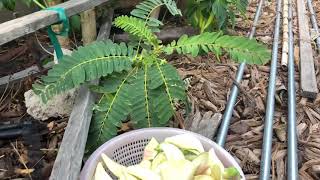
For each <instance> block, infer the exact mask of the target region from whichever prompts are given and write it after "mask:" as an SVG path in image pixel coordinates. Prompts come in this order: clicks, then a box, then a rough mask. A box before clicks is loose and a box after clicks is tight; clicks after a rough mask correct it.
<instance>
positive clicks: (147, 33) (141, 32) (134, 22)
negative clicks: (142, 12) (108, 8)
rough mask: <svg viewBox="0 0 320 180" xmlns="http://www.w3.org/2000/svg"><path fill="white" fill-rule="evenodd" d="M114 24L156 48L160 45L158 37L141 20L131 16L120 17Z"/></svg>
mask: <svg viewBox="0 0 320 180" xmlns="http://www.w3.org/2000/svg"><path fill="white" fill-rule="evenodd" d="M114 24H115V26H116V27H119V28H121V29H123V30H124V31H126V32H128V33H130V34H132V35H135V36H138V37H140V38H141V39H142V40H144V41H145V42H146V43H149V44H151V45H154V46H156V45H157V44H158V39H157V36H156V35H155V34H153V33H152V30H151V29H150V28H149V27H148V26H146V25H145V22H144V21H143V20H141V19H138V18H136V17H131V16H130V17H128V16H120V17H117V18H116V19H115V21H114Z"/></svg>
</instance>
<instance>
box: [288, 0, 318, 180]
mask: <svg viewBox="0 0 320 180" xmlns="http://www.w3.org/2000/svg"><path fill="white" fill-rule="evenodd" d="M292 20H293V18H292V0H289V26H288V30H289V42H288V43H289V45H288V47H289V56H288V149H287V151H288V155H287V161H288V164H287V176H288V178H287V179H288V180H298V179H299V176H298V155H297V153H298V152H297V151H298V150H297V139H298V138H297V128H296V87H295V78H294V77H295V76H294V74H295V69H294V39H293V29H292ZM318 47H319V46H318Z"/></svg>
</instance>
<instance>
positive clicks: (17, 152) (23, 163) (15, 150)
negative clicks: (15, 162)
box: [10, 142, 32, 180]
mask: <svg viewBox="0 0 320 180" xmlns="http://www.w3.org/2000/svg"><path fill="white" fill-rule="evenodd" d="M10 145H11V146H12V148H13V150H14V152H15V153H16V154H17V155H18V157H19V159H20V161H19V162H21V164H22V165H23V166H24V168H25V169H26V170H28V176H29V178H30V179H31V180H32V177H31V174H30V173H29V168H28V166H27V165H26V163H25V162H24V161H23V159H22V157H21V155H20V153H19V151H18V150H17V148H16V147H15V146H14V145H13V144H12V143H11V142H10Z"/></svg>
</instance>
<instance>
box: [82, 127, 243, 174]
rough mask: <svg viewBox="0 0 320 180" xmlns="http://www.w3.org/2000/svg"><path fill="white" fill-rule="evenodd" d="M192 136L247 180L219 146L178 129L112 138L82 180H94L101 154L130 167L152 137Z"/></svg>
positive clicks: (86, 168)
mask: <svg viewBox="0 0 320 180" xmlns="http://www.w3.org/2000/svg"><path fill="white" fill-rule="evenodd" d="M185 133H186V134H191V135H193V136H194V137H196V138H197V139H199V140H200V142H201V143H202V145H203V147H204V149H205V151H209V150H210V149H211V148H213V149H214V150H215V152H216V154H217V156H218V158H219V159H220V161H221V162H222V163H223V165H224V166H225V167H235V168H237V169H238V171H239V172H240V174H241V176H242V178H241V180H245V176H244V173H243V171H242V169H241V168H240V166H239V164H238V163H237V162H236V160H235V159H234V158H233V157H232V156H231V154H230V153H228V152H227V151H226V150H224V149H223V148H222V147H220V146H219V145H217V144H216V143H215V142H213V141H212V140H210V139H208V138H206V137H204V136H201V135H199V134H196V133H193V132H190V131H186V130H182V129H176V128H145V129H138V130H133V131H130V132H127V133H124V134H121V135H119V136H117V137H114V138H112V139H111V140H109V141H107V142H106V143H104V144H103V145H101V146H100V147H99V148H98V149H97V150H96V151H94V153H92V155H91V156H90V158H89V159H88V160H87V161H86V163H85V165H84V167H83V168H82V171H81V173H80V180H92V179H93V175H94V172H95V168H96V167H97V164H98V163H99V162H101V154H102V153H104V154H106V155H107V156H108V157H110V158H111V159H113V160H115V161H116V162H118V163H120V164H122V165H125V166H128V165H133V164H137V163H139V162H140V161H141V158H142V155H143V149H144V146H145V145H146V144H147V143H148V140H150V139H151V138H152V137H154V138H155V139H157V141H159V142H162V141H164V139H165V138H166V137H171V136H174V135H178V134H185Z"/></svg>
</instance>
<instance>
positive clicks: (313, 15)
mask: <svg viewBox="0 0 320 180" xmlns="http://www.w3.org/2000/svg"><path fill="white" fill-rule="evenodd" d="M307 2H308V8H309V11H310V16H311V23H312V27H313V29H314V30H315V32H316V33H317V34H319V28H318V23H317V17H316V13H315V12H314V9H313V5H312V0H307ZM316 43H317V46H318V53H319V54H320V36H319V37H317V40H316Z"/></svg>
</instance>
